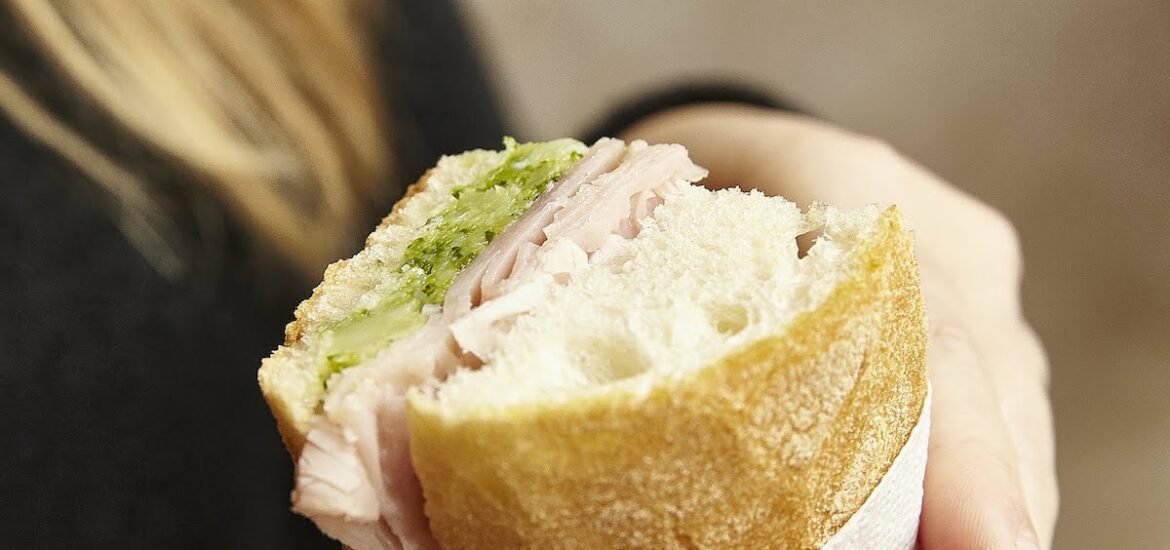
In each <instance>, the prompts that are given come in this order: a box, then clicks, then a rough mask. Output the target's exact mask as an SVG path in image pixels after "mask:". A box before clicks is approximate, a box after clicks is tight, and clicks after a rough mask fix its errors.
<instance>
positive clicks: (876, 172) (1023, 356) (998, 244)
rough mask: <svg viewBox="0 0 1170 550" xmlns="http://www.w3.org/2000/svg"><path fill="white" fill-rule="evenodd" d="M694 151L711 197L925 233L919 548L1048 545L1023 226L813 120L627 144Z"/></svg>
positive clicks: (1051, 511) (723, 111)
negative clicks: (928, 396) (818, 206)
mask: <svg viewBox="0 0 1170 550" xmlns="http://www.w3.org/2000/svg"><path fill="white" fill-rule="evenodd" d="M622 137H623V138H625V139H627V140H628V139H645V140H647V141H649V142H658V143H681V144H683V145H685V146H686V147H687V148H688V149H689V150H690V152H691V157H692V158H693V159H694V160H695V161H696V162H697V163H698V164H700V165H702V166H704V167H706V168H708V169H709V170H710V171H711V175H710V177H709V178H708V180H707V182H706V183H707V185H708V186H709V187H714V188H718V187H727V186H732V185H740V186H742V187H749V186H750V187H754V188H757V189H760V190H761V191H764V192H765V193H768V194H773V195H781V196H784V197H787V198H789V199H791V200H794V201H796V202H797V203H799V204H802V205H807V204H808V203H810V202H812V201H820V202H825V203H828V204H831V205H834V206H838V207H842V208H849V207H857V206H862V205H866V204H873V203H877V204H883V205H885V204H894V205H897V207H898V208H899V209H900V210H901V211H902V212H903V214H904V215H905V217H906V219H907V221H908V223H909V225H910V227H911V228H912V229H913V230H914V232H915V239H916V252H917V256H918V261H919V268H920V273H921V278H922V291H923V295H924V297H925V300H926V306H927V316H928V318H929V322H930V347H929V350H928V359H927V368H928V370H929V377H930V381H931V385H932V387H933V391H934V398H933V400H934V406H933V409H932V411H931V422H932V428H931V434H930V449H929V459H928V462H927V471H926V480H925V486H924V492H925V496H924V499H923V508H922V519H921V526H920V528H919V537H918V539H919V543H918V544H919V547H920V548H922V549H924V550H943V549H946V550H953V549H957V550H962V549H985V548H986V549H1001V548H1003V549H1013V548H1048V547H1050V545H1051V541H1052V531H1053V527H1054V525H1055V522H1056V512H1057V503H1058V496H1057V487H1056V475H1055V467H1054V462H1053V461H1054V458H1053V452H1054V451H1053V432H1052V416H1051V409H1050V405H1049V401H1048V391H1047V388H1048V361H1047V358H1046V356H1045V353H1044V349H1043V347H1042V346H1041V344H1040V342H1039V340H1038V339H1037V338H1036V336H1035V334H1034V332H1033V331H1032V329H1031V327H1030V326H1029V325H1028V323H1027V321H1026V320H1025V319H1024V317H1023V314H1022V311H1021V307H1020V280H1021V276H1022V261H1021V256H1020V247H1019V241H1018V238H1017V236H1016V233H1015V230H1014V229H1013V227H1012V225H1011V223H1010V222H1008V221H1007V219H1006V218H1005V217H1004V216H1003V215H1002V214H1000V213H999V212H997V211H996V210H994V209H992V208H991V207H989V206H987V205H986V204H983V203H981V202H979V201H978V200H976V199H974V198H972V197H971V196H969V195H967V194H965V193H963V192H961V191H959V190H958V189H957V188H955V187H953V186H951V185H950V184H948V183H946V182H945V181H943V180H941V179H940V178H939V177H938V176H935V175H934V174H931V173H930V172H928V171H927V170H925V169H923V168H922V167H920V166H918V165H916V164H914V163H913V162H911V161H909V160H907V159H905V158H903V157H902V156H900V155H899V154H898V153H897V152H895V151H894V150H893V149H892V148H890V147H889V146H888V145H886V144H884V143H883V142H881V141H879V140H876V139H873V138H868V137H864V136H860V135H857V134H854V133H851V132H848V131H846V130H843V129H840V128H838V127H835V126H832V125H829V124H825V123H822V122H817V121H814V120H811V119H808V118H803V117H799V116H795V115H790V114H785V113H780V112H777V111H772V110H765V109H759V108H754V107H745V106H737V105H718V104H710V105H700V106H692V107H685V108H680V109H675V110H671V111H666V112H663V113H660V114H658V115H655V116H653V117H651V118H648V119H646V120H643V121H642V122H640V123H639V124H638V125H636V126H634V127H632V128H630V129H629V130H628V131H626V132H625V133H624V135H623V136H622Z"/></svg>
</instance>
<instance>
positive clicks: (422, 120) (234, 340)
mask: <svg viewBox="0 0 1170 550" xmlns="http://www.w3.org/2000/svg"><path fill="white" fill-rule="evenodd" d="M386 9H387V10H389V11H392V13H389V14H387V15H388V17H386V18H385V21H384V22H382V23H381V25H382V27H384V29H380V31H379V34H378V36H379V39H380V42H381V43H380V44H379V45H378V48H379V52H378V53H379V55H380V56H381V63H382V69H383V71H382V72H383V73H384V74H385V75H387V76H386V77H385V78H384V82H383V89H384V90H385V95H386V97H385V102H386V105H387V106H388V107H389V111H390V113H391V118H392V120H393V122H394V128H393V129H394V131H393V132H392V135H393V136H394V141H395V144H394V155H395V159H396V163H397V165H396V167H397V174H398V176H399V178H398V179H399V181H394V182H387V185H388V186H392V187H393V188H395V189H401V188H402V186H403V184H404V183H407V182H410V181H413V180H414V179H415V178H417V177H418V176H419V175H420V174H421V173H422V171H423V170H424V169H425V168H427V167H429V166H430V165H431V164H433V163H434V161H435V160H436V159H437V158H438V156H439V155H440V154H443V153H454V152H460V151H463V150H465V149H469V148H473V147H488V148H496V147H498V146H499V145H500V138H501V136H502V135H504V133H505V131H506V128H505V127H504V124H503V121H502V118H501V116H500V114H499V111H498V110H497V108H496V103H495V102H494V100H493V94H492V92H491V90H490V89H489V87H488V86H487V83H486V81H485V79H484V75H483V73H482V71H481V70H480V67H479V65H478V64H477V60H476V58H475V56H474V55H473V52H472V49H471V47H470V44H469V42H468V39H467V34H466V32H465V30H464V28H463V27H462V23H461V22H460V21H459V19H458V18H457V14H456V13H455V10H454V8H453V7H452V6H451V5H450V4H449V3H447V2H432V1H418V2H390V3H388V5H387V6H386ZM6 10H7V8H0V12H2V11H6ZM14 25H15V22H14V21H13V20H12V19H11V18H10V14H3V15H2V16H0V51H2V53H3V55H4V61H5V62H6V65H7V67H6V69H9V70H10V71H12V72H16V73H18V74H19V75H20V76H23V78H22V81H24V82H26V83H31V86H32V87H33V88H34V89H33V91H34V92H35V93H37V94H38V97H39V98H41V99H42V101H45V102H46V103H47V104H48V105H50V106H51V107H54V108H55V109H56V110H57V112H58V113H59V114H60V115H61V116H62V118H65V119H67V120H69V121H71V123H74V124H77V125H78V126H80V127H81V128H82V130H83V131H84V132H87V133H88V137H89V138H90V139H91V140H93V141H94V142H96V143H98V145H104V146H109V147H111V148H114V149H117V147H118V143H119V140H120V136H118V135H116V134H115V133H112V131H107V130H102V129H101V128H98V129H96V130H95V129H94V128H93V126H95V125H94V124H92V121H91V120H90V119H88V118H87V114H88V113H86V112H84V106H77V105H76V104H75V103H71V102H70V98H69V97H67V95H64V94H65V92H63V90H67V87H65V86H62V85H61V84H60V82H55V81H54V80H53V77H51V76H50V74H51V73H52V71H51V70H49V68H48V67H47V66H46V65H45V64H44V62H43V61H42V60H40V59H39V58H38V57H37V55H36V52H34V51H32V50H31V49H28V42H25V41H23V40H22V37H21V36H20V32H19V28H18V27H16V26H14ZM5 37H6V38H5ZM103 132H109V133H103ZM115 152H116V153H118V154H122V155H123V156H125V155H127V154H134V153H133V152H131V153H126V152H125V151H115ZM143 163H144V164H145V165H147V167H148V168H149V169H150V170H151V176H152V179H160V180H169V181H171V182H176V180H180V179H181V178H182V177H184V175H183V174H181V173H169V172H168V170H173V168H171V167H168V166H167V165H166V163H164V162H157V163H154V164H151V159H149V158H145V159H143ZM179 183H181V181H179ZM0 186H2V187H0V188H2V189H3V191H2V192H0V448H2V449H3V450H2V451H0V548H95V547H118V548H298V547H301V548H310V547H321V548H337V547H338V545H337V544H336V543H333V542H330V541H328V539H325V538H324V537H322V536H321V535H319V534H317V532H316V529H314V528H313V527H312V525H311V524H310V523H309V522H308V521H307V520H304V519H302V518H300V517H299V516H295V515H294V514H292V513H291V512H289V511H288V502H289V491H290V489H291V482H292V469H291V464H290V461H289V458H288V455H287V453H286V452H285V450H284V447H283V446H282V445H281V443H280V439H279V437H278V436H277V433H276V430H275V424H274V423H273V421H272V418H271V416H270V415H269V412H268V409H267V407H265V405H264V403H263V401H262V399H261V397H260V393H259V390H258V388H257V385H256V369H257V368H258V366H259V361H260V359H261V358H262V357H264V356H266V355H267V354H268V353H269V352H270V351H271V350H272V349H273V348H275V347H276V346H277V345H278V344H279V343H280V342H281V340H282V330H283V327H284V324H285V323H286V322H288V321H289V320H290V319H291V313H292V310H293V308H294V307H295V305H296V303H297V301H299V300H300V299H302V298H304V297H305V296H307V294H308V292H309V290H310V286H309V284H307V282H304V281H298V278H297V277H283V278H282V277H271V276H257V274H256V273H255V272H254V271H253V270H251V269H249V268H248V266H249V265H251V264H253V263H255V262H254V261H253V260H251V259H249V258H248V257H247V254H246V253H245V252H244V249H245V248H246V247H244V246H237V245H232V244H230V243H231V242H232V241H233V240H234V239H232V238H229V239H228V241H229V244H228V245H226V247H225V248H226V252H224V254H223V255H222V257H221V261H220V262H217V265H215V266H212V267H205V268H202V269H199V270H196V271H195V272H194V273H192V274H190V275H189V276H187V277H185V278H183V279H182V280H179V281H170V280H168V279H166V278H164V277H162V276H160V275H159V273H158V272H156V271H155V270H154V269H153V268H152V267H151V266H150V265H149V264H148V263H147V262H146V261H145V260H144V259H143V257H142V256H141V255H140V254H139V252H138V251H137V250H136V249H135V248H133V247H132V246H131V245H130V243H129V242H128V241H127V240H126V238H125V237H124V235H123V234H122V233H121V232H120V231H119V230H118V228H117V227H116V226H115V225H114V222H113V217H112V216H111V212H112V209H111V208H110V206H111V205H110V204H109V199H108V198H107V197H104V196H103V195H102V193H100V192H99V190H98V188H97V186H96V185H94V184H93V183H92V182H88V181H84V179H83V177H82V176H81V175H80V174H79V173H78V171H77V170H76V169H74V168H73V167H71V166H70V165H68V164H65V163H64V162H62V161H61V160H60V159H59V158H58V157H57V156H56V155H55V154H54V153H53V152H51V151H49V150H48V149H47V148H45V147H43V146H42V145H40V144H38V143H35V142H32V141H31V140H30V139H29V138H28V137H26V135H25V134H24V133H22V132H20V131H19V130H18V129H17V128H16V127H15V126H14V125H13V124H12V122H11V121H9V120H8V119H7V118H5V116H4V115H3V114H0ZM394 198H396V197H393V196H391V197H388V200H393V199H394ZM388 207H389V203H387V204H384V205H379V207H378V208H374V209H371V212H374V211H379V210H380V211H383V212H384V211H385V210H387V209H388ZM366 221H367V222H368V225H369V227H371V228H372V227H373V225H374V223H375V221H376V220H375V219H374V218H371V219H370V220H366ZM359 247H360V243H357V242H355V243H353V248H354V250H356V249H357V248H359ZM281 269H283V270H287V271H291V268H290V266H281V265H278V266H276V267H272V266H268V267H267V268H266V271H268V275H271V272H272V271H274V270H276V271H279V270H281ZM264 281H267V282H264ZM258 286H263V287H265V288H257V287H258Z"/></svg>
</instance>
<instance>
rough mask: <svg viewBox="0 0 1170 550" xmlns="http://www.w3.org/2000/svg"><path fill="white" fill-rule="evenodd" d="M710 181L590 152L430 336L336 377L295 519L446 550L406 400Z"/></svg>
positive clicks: (677, 151) (470, 276) (685, 164)
mask: <svg viewBox="0 0 1170 550" xmlns="http://www.w3.org/2000/svg"><path fill="white" fill-rule="evenodd" d="M704 176H706V171H705V170H703V169H702V168H700V167H698V166H696V165H695V164H693V163H692V162H691V161H690V159H688V158H687V153H686V150H685V149H683V148H682V147H681V146H678V145H646V144H645V143H643V142H634V143H632V144H630V145H629V146H628V147H627V146H626V145H625V144H624V143H623V142H621V141H619V140H614V139H602V140H600V141H598V142H597V143H596V144H594V145H593V146H592V147H591V148H590V149H589V150H588V151H587V152H586V154H585V156H584V157H583V158H582V159H581V160H580V161H579V162H578V163H577V165H576V166H575V167H574V168H573V170H572V171H571V172H570V173H569V174H567V175H566V176H565V177H564V178H562V179H561V180H560V181H559V182H557V183H555V184H554V185H553V186H552V187H551V188H550V189H549V190H548V191H546V192H545V193H544V194H543V195H541V197H540V198H539V199H537V201H536V202H535V203H533V205H532V206H531V207H530V208H529V209H528V211H526V212H525V213H524V214H523V215H522V216H521V217H520V218H519V219H518V220H516V222H514V223H513V224H512V225H510V226H509V227H508V229H507V230H505V231H504V232H503V233H501V234H500V235H499V236H498V237H496V239H494V240H493V241H492V242H491V244H490V245H489V246H488V247H487V248H486V249H485V250H484V251H483V252H482V253H480V255H479V256H477V257H476V258H475V259H474V260H473V261H472V262H471V264H469V265H468V266H467V267H466V268H464V269H463V270H462V271H461V272H460V273H459V275H458V276H457V277H456V278H455V280H454V281H453V282H452V284H451V287H450V288H449V289H448V290H447V294H446V296H445V300H444V304H443V309H442V311H441V312H440V313H436V314H434V315H432V316H431V317H430V319H429V321H428V322H427V324H426V325H424V326H423V327H422V328H420V329H419V330H418V332H416V333H415V334H413V335H412V336H410V337H409V338H406V339H404V340H401V341H398V342H395V343H394V344H392V345H391V346H389V347H387V348H386V349H384V350H382V351H381V352H379V353H378V354H377V355H375V356H374V357H373V358H371V359H369V360H367V361H365V362H363V363H362V364H359V365H357V366H354V367H350V368H348V369H346V370H344V371H342V372H341V373H340V374H338V375H336V376H335V377H334V378H333V379H332V380H331V381H330V385H329V393H328V396H327V397H326V399H325V402H324V404H323V407H322V413H321V414H319V415H318V417H317V418H315V419H314V423H313V427H312V428H311V429H310V431H309V434H308V438H307V441H306V443H305V446H304V448H303V450H302V452H301V456H300V458H299V460H298V461H297V472H296V487H295V489H294V491H293V509H294V510H295V511H297V512H299V513H301V514H303V515H305V516H307V517H309V518H310V519H312V520H313V521H314V522H315V523H316V524H317V526H318V527H319V528H320V529H321V530H322V531H324V532H325V533H327V534H328V535H330V536H332V537H334V538H336V539H338V540H340V541H341V542H343V543H345V544H346V545H348V546H350V547H352V548H354V549H356V550H364V549H406V550H414V549H419V550H429V549H435V548H437V547H438V545H437V544H436V542H435V540H434V539H433V538H432V537H431V534H430V530H429V527H428V525H427V520H426V516H425V514H424V513H423V496H422V490H421V487H420V486H419V484H418V480H417V478H415V475H414V470H413V467H412V465H411V462H410V452H409V433H408V432H407V420H406V392H407V390H409V389H410V388H412V387H416V386H420V385H425V384H430V383H434V382H436V381H441V380H443V379H444V378H446V376H447V375H449V374H450V373H451V372H453V371H454V370H455V369H458V368H475V367H478V366H479V365H480V364H482V363H483V362H485V361H490V359H491V355H492V352H493V350H494V349H495V342H496V341H497V340H498V337H499V336H500V335H501V334H503V333H504V332H506V331H507V330H508V329H509V328H510V327H511V324H512V322H513V321H514V320H515V319H516V318H517V317H519V316H520V315H523V314H524V313H526V312H528V311H530V310H531V309H532V307H533V306H534V305H536V304H538V303H540V302H541V301H542V300H543V299H544V298H545V296H547V293H548V292H549V290H550V289H551V287H552V286H553V285H558V284H568V283H569V282H570V281H571V279H572V276H573V273H575V272H578V271H580V270H581V269H584V268H586V267H587V266H588V265H589V264H590V263H593V264H597V263H608V262H609V261H611V260H612V259H613V258H614V256H615V254H616V251H617V249H618V248H619V245H620V242H622V241H624V240H626V239H630V238H633V237H634V236H636V235H637V233H638V230H639V229H640V223H639V220H642V219H644V218H646V217H647V216H651V215H652V214H653V211H654V208H655V207H656V206H658V205H659V204H661V203H662V201H663V200H664V198H665V196H666V195H667V194H668V193H669V192H670V191H671V190H672V189H676V188H677V187H679V186H684V185H689V184H690V183H691V182H694V181H698V180H699V179H701V178H703V177H704Z"/></svg>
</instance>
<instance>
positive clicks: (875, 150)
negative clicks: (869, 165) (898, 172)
mask: <svg viewBox="0 0 1170 550" xmlns="http://www.w3.org/2000/svg"><path fill="white" fill-rule="evenodd" d="M850 141H851V146H852V148H853V149H854V150H855V151H856V154H857V155H859V156H861V157H863V158H868V159H870V160H871V161H872V162H879V163H888V162H897V161H901V159H902V154H901V153H899V152H898V150H897V149H895V148H894V146H893V145H891V144H890V142H888V141H886V140H884V139H881V138H878V137H874V136H869V135H865V134H853V135H852V136H851V138H850Z"/></svg>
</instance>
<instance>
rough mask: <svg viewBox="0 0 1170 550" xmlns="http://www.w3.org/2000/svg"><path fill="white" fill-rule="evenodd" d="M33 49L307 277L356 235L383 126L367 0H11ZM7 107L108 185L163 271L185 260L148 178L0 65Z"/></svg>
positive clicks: (382, 143)
mask: <svg viewBox="0 0 1170 550" xmlns="http://www.w3.org/2000/svg"><path fill="white" fill-rule="evenodd" d="M10 9H12V10H13V12H14V13H15V14H16V16H17V19H18V20H19V22H20V23H21V25H22V26H23V29H24V31H25V32H26V33H27V34H28V36H29V37H31V38H32V39H33V41H34V42H35V46H36V48H37V51H38V52H39V53H41V54H42V55H43V57H44V58H45V59H47V60H49V61H51V62H52V64H53V66H54V67H55V68H56V69H57V70H58V71H59V72H60V73H61V74H62V75H63V76H64V77H66V78H67V79H68V81H69V82H70V83H71V84H72V85H73V86H75V87H76V91H77V93H78V94H79V95H81V96H82V97H83V98H84V99H85V100H86V101H88V102H90V103H91V104H92V105H94V106H95V107H96V108H97V109H99V110H100V111H101V112H102V113H103V114H104V115H106V116H108V117H109V118H110V119H111V120H113V121H115V122H116V123H117V124H118V125H119V126H120V127H121V128H122V129H123V130H124V131H126V132H128V133H129V134H130V135H132V136H134V137H135V139H136V140H139V141H140V142H141V143H142V145H143V146H144V147H147V148H149V150H150V151H152V152H154V153H157V154H160V155H162V156H163V158H167V159H173V160H174V161H177V162H178V163H179V166H181V167H183V168H185V169H187V170H189V171H190V172H191V173H192V175H193V177H189V178H185V180H190V181H191V182H192V184H193V185H196V186H199V187H200V188H202V190H205V191H207V192H208V193H209V194H210V195H211V196H212V197H214V198H215V199H216V200H217V201H218V202H220V203H221V204H223V205H224V206H225V207H226V209H227V210H228V211H229V212H231V213H232V214H233V215H234V216H235V217H236V219H238V220H239V221H240V222H241V224H242V226H243V227H245V228H246V229H248V230H249V232H251V233H252V234H254V235H256V236H258V237H260V238H261V239H263V240H264V241H266V242H270V243H271V244H272V245H273V246H274V247H275V248H276V250H278V251H279V252H280V253H282V254H283V255H285V256H287V257H288V258H290V259H291V260H292V261H293V262H295V264H296V265H298V266H300V267H301V268H302V269H304V270H305V271H306V272H308V273H312V272H315V271H317V270H319V269H320V268H321V266H322V265H324V263H326V262H327V261H329V260H330V259H331V258H334V257H335V256H336V255H337V254H338V253H339V252H340V250H341V249H342V247H344V246H345V245H347V244H349V243H351V242H352V241H353V240H354V237H355V232H356V231H357V230H358V229H359V228H358V227H357V225H358V224H357V223H355V222H358V221H364V220H365V219H366V215H368V214H369V209H370V208H371V204H370V202H371V199H372V198H374V196H375V195H376V190H377V188H378V186H379V185H380V184H382V183H383V182H385V181H386V179H387V173H388V170H389V167H388V161H387V150H388V146H387V143H388V137H387V136H386V135H385V134H384V133H383V128H384V126H385V125H384V124H382V117H381V113H380V110H379V106H378V105H379V98H378V95H377V89H376V85H375V74H374V72H373V70H372V69H371V63H370V58H369V51H368V44H367V40H368V33H365V32H359V31H365V28H364V27H363V23H364V22H365V21H366V18H367V15H368V13H367V10H368V9H369V8H368V6H366V5H365V2H363V1H361V0H345V1H340V0H339V1H321V0H248V1H246V2H243V1H242V2H235V1H232V0H11V8H10ZM0 108H2V109H4V110H5V111H6V112H7V113H8V114H9V117H10V118H11V119H12V120H13V121H14V122H15V123H16V124H17V125H18V126H20V127H21V128H22V129H23V130H24V131H25V132H26V133H28V134H29V135H31V136H33V137H34V138H36V139H38V140H40V141H42V142H44V143H46V144H48V145H49V146H50V147H51V148H52V149H54V150H55V151H57V152H58V153H59V154H60V155H61V156H63V157H64V158H66V159H68V160H69V161H70V162H72V163H73V164H75V165H77V166H78V167H79V168H80V169H81V171H82V172H83V173H84V174H85V175H86V176H87V177H88V178H89V179H90V180H92V181H93V182H95V183H97V184H98V185H99V186H101V187H102V188H103V189H104V190H105V191H107V192H108V193H109V194H110V195H112V196H113V197H114V198H115V199H116V202H117V204H118V206H119V210H120V220H119V222H120V225H121V227H122V229H123V231H124V232H125V233H126V235H127V236H128V237H129V238H130V240H131V241H132V242H133V243H134V244H135V245H136V246H137V247H138V248H139V249H140V250H142V251H143V253H144V254H145V255H146V257H147V258H148V259H149V260H151V262H152V263H153V264H154V265H155V266H156V268H158V269H159V270H160V271H161V272H163V273H164V274H168V275H175V274H177V273H180V272H181V271H182V269H183V267H184V258H183V257H182V254H180V253H179V252H177V250H176V248H175V246H174V244H173V242H172V241H171V240H170V239H169V238H168V237H167V235H168V234H169V233H170V232H171V231H173V230H174V228H172V227H169V226H168V225H169V222H168V219H167V216H166V215H164V214H163V213H162V212H161V211H160V208H159V205H158V203H157V202H156V201H155V200H153V199H152V193H153V191H154V189H152V182H151V181H149V179H147V177H146V176H144V175H142V174H139V173H136V172H135V168H136V167H135V166H132V165H128V163H126V162H125V161H121V162H119V160H118V159H116V158H115V157H114V156H112V155H110V154H108V153H106V152H104V151H103V148H102V147H101V145H100V144H96V143H93V142H91V141H88V140H86V139H85V138H84V137H83V136H82V134H81V133H79V132H78V131H77V130H76V128H73V127H71V126H70V125H69V124H67V123H65V122H63V121H62V120H61V119H60V118H59V117H57V116H55V115H54V114H53V113H52V112H51V111H50V110H49V109H48V108H46V106H45V105H44V104H43V102H40V101H38V99H37V98H36V97H35V95H34V94H31V93H29V92H28V88H27V87H24V86H22V83H21V82H18V81H17V80H16V79H15V78H13V77H12V76H10V75H5V74H3V73H0Z"/></svg>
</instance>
